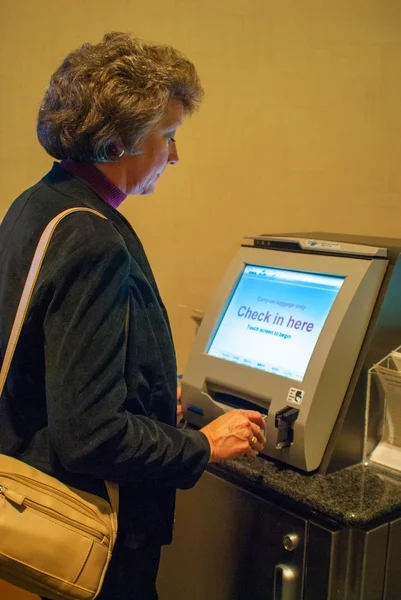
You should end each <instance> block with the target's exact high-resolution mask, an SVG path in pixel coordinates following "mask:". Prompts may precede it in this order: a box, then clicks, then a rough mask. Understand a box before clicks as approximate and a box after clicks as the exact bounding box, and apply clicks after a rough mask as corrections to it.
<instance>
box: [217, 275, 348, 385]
mask: <svg viewBox="0 0 401 600" xmlns="http://www.w3.org/2000/svg"><path fill="white" fill-rule="evenodd" d="M344 280H345V277H341V276H337V275H326V274H319V273H308V272H304V271H293V270H287V269H276V268H272V267H262V266H258V265H246V266H245V268H244V270H243V272H242V275H241V277H240V279H239V281H238V283H237V285H236V287H235V289H234V291H233V293H232V296H231V300H230V301H229V304H228V306H227V308H226V310H225V312H224V314H223V315H222V318H221V320H220V323H219V325H218V327H217V330H216V332H215V335H214V337H213V339H212V341H211V343H210V345H209V347H208V350H207V353H208V354H210V355H212V356H216V357H218V358H221V359H224V360H229V361H232V362H236V363H239V364H242V365H245V366H247V367H251V368H254V369H261V370H263V371H267V372H269V373H275V374H276V375H280V376H281V377H288V378H290V379H295V380H296V381H302V380H303V378H304V375H305V371H306V369H307V366H308V363H309V361H310V358H311V355H312V352H313V349H314V347H315V345H316V342H317V340H318V338H319V335H320V332H321V331H322V328H323V325H324V323H325V321H326V319H327V316H328V314H329V312H330V309H331V307H332V306H333V303H334V300H335V299H336V296H337V294H338V292H339V290H340V288H341V286H342V284H343V283H344Z"/></svg>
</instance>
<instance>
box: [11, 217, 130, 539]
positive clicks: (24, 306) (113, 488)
mask: <svg viewBox="0 0 401 600" xmlns="http://www.w3.org/2000/svg"><path fill="white" fill-rule="evenodd" d="M80 211H85V212H91V213H93V214H95V215H98V216H99V217H101V218H102V219H106V217H105V216H104V215H102V213H100V212H98V211H97V210H93V209H92V208H84V207H82V208H81V207H76V208H69V209H67V210H64V211H63V212H61V213H59V214H58V215H56V216H55V217H54V219H52V220H51V221H50V223H49V224H48V225H47V227H46V228H45V230H44V231H43V233H42V235H41V237H40V240H39V242H38V245H37V246H36V250H35V254H34V255H33V259H32V263H31V266H30V269H29V272H28V276H27V278H26V281H25V285H24V289H23V290H22V294H21V299H20V302H19V305H18V308H17V313H16V315H15V319H14V323H13V326H12V329H11V334H10V339H9V340H8V344H7V348H6V352H5V355H4V360H3V364H2V366H1V370H0V396H1V394H2V392H3V389H4V385H5V382H6V378H7V375H8V371H9V369H10V365H11V361H12V358H13V356H14V352H15V348H16V345H17V342H18V338H19V336H20V333H21V329H22V325H23V323H24V320H25V317H26V313H27V310H28V306H29V302H30V300H31V297H32V294H33V290H34V288H35V284H36V281H37V278H38V275H39V271H40V268H41V266H42V263H43V260H44V258H45V254H46V250H47V248H48V246H49V243H50V240H51V238H52V235H53V233H54V231H55V229H56V227H57V225H58V224H59V223H60V221H62V220H63V219H64V217H66V216H67V215H70V214H71V213H74V212H80ZM106 220H107V219H106ZM105 483H106V487H107V491H108V494H109V497H110V502H111V505H112V507H113V509H114V515H113V519H112V522H113V527H114V530H115V532H116V530H117V517H116V515H117V512H118V486H117V485H116V484H114V483H111V482H108V481H106V482H105Z"/></svg>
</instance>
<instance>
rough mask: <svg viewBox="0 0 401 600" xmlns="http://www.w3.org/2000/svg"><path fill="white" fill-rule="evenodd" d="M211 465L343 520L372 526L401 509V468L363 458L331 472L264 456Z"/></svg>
mask: <svg viewBox="0 0 401 600" xmlns="http://www.w3.org/2000/svg"><path fill="white" fill-rule="evenodd" d="M208 471H209V472H211V473H214V474H216V475H218V476H221V477H223V478H224V479H226V480H228V481H231V482H232V483H234V484H236V485H238V486H240V487H242V488H244V489H247V490H248V491H250V492H252V493H254V494H256V495H258V496H260V497H262V498H265V499H266V500H271V501H273V500H274V501H275V502H276V503H277V501H278V500H280V499H281V500H282V501H283V502H287V504H288V503H289V504H290V506H289V508H291V505H292V506H293V508H294V509H295V508H297V510H298V509H299V508H301V509H304V510H306V511H308V512H311V511H312V512H314V513H317V514H320V515H321V516H322V517H326V518H327V517H328V518H330V519H333V520H335V521H337V522H339V523H341V524H343V525H346V526H353V527H366V526H368V525H369V526H371V525H372V523H373V522H375V521H376V520H388V519H390V518H391V519H393V518H396V517H397V516H399V515H398V514H397V513H398V511H399V512H400V514H401V473H398V472H396V471H391V470H387V469H384V468H381V467H380V466H377V465H374V464H371V463H370V464H358V465H355V466H352V467H348V468H346V469H343V470H341V471H337V472H335V473H331V474H329V475H320V474H317V473H312V474H308V473H301V472H299V471H296V470H295V469H293V468H292V467H288V466H286V465H283V464H278V463H276V462H273V461H271V460H269V459H266V458H263V457H261V456H258V457H256V458H250V457H244V458H239V459H236V460H231V461H227V462H226V463H224V464H211V465H209V467H208Z"/></svg>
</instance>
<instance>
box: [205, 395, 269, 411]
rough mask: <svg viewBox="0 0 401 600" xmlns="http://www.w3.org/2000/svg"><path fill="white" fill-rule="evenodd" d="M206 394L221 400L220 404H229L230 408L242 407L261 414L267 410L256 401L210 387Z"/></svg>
mask: <svg viewBox="0 0 401 600" xmlns="http://www.w3.org/2000/svg"><path fill="white" fill-rule="evenodd" d="M208 394H209V396H210V397H211V398H213V400H215V401H216V402H221V404H226V405H227V406H231V408H242V409H243V410H257V411H258V412H260V413H261V414H262V415H267V414H268V412H269V409H268V408H266V407H264V406H260V404H256V402H251V401H250V400H245V399H244V398H241V397H240V396H236V395H235V394H228V393H227V392H217V391H214V390H211V389H208Z"/></svg>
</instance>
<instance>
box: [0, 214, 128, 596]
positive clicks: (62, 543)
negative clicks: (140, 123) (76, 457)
mask: <svg viewBox="0 0 401 600" xmlns="http://www.w3.org/2000/svg"><path fill="white" fill-rule="evenodd" d="M81 210H84V211H89V212H92V213H95V214H97V215H99V216H100V217H102V218H103V219H105V218H106V217H104V215H102V214H101V213H98V212H97V211H95V210H92V209H88V208H72V209H69V210H66V211H64V212H62V213H60V214H59V215H57V216H56V217H55V218H54V219H53V220H52V221H51V222H50V223H49V224H48V226H47V227H46V229H45V230H44V232H43V234H42V236H41V238H40V240H39V243H38V246H37V248H36V251H35V254H34V257H33V260H32V265H31V268H30V270H29V273H28V277H27V280H26V283H25V286H24V290H23V292H22V296H21V300H20V303H19V306H18V309H17V314H16V317H15V320H14V324H13V327H12V331H11V335H10V340H9V342H8V345H7V349H6V353H5V356H4V360H3V365H2V368H1V371H0V397H1V394H2V391H3V388H4V384H5V380H6V377H7V373H8V370H9V368H10V363H11V360H12V357H13V354H14V350H15V346H16V344H17V341H18V337H19V335H20V332H21V328H22V324H23V322H24V319H25V316H26V312H27V309H28V305H29V301H30V299H31V296H32V292H33V289H34V286H35V283H36V280H37V277H38V274H39V270H40V268H41V265H42V262H43V259H44V256H45V253H46V250H47V247H48V245H49V242H50V239H51V236H52V234H53V232H54V230H55V228H56V226H57V225H58V223H59V222H60V221H61V220H62V219H63V218H64V217H66V216H67V215H69V214H71V213H73V212H76V211H81ZM106 487H107V491H108V494H109V498H110V504H109V503H108V502H107V501H106V500H103V498H99V497H98V496H95V495H93V494H89V493H86V492H82V491H80V490H77V489H75V488H72V487H70V486H68V485H64V484H63V483H61V482H60V481H58V480H57V479H55V478H54V477H50V476H49V475H46V474H45V473H42V472H41V471H39V470H38V469H34V468H32V467H30V466H28V465H26V464H25V463H23V462H21V461H19V460H16V459H15V458H11V457H9V456H5V455H3V454H1V455H0V578H2V579H5V580H6V581H8V582H9V583H12V584H14V585H16V586H18V587H21V588H23V589H25V590H28V591H30V592H33V593H34V594H38V595H39V596H45V597H46V598H49V599H51V600H92V599H94V598H96V596H97V595H98V593H99V592H100V589H101V587H102V584H103V580H104V576H105V573H106V570H107V567H108V564H109V562H110V558H111V554H112V551H113V546H114V544H115V541H116V536H117V514H118V486H117V485H116V484H114V483H109V482H107V481H106Z"/></svg>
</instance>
